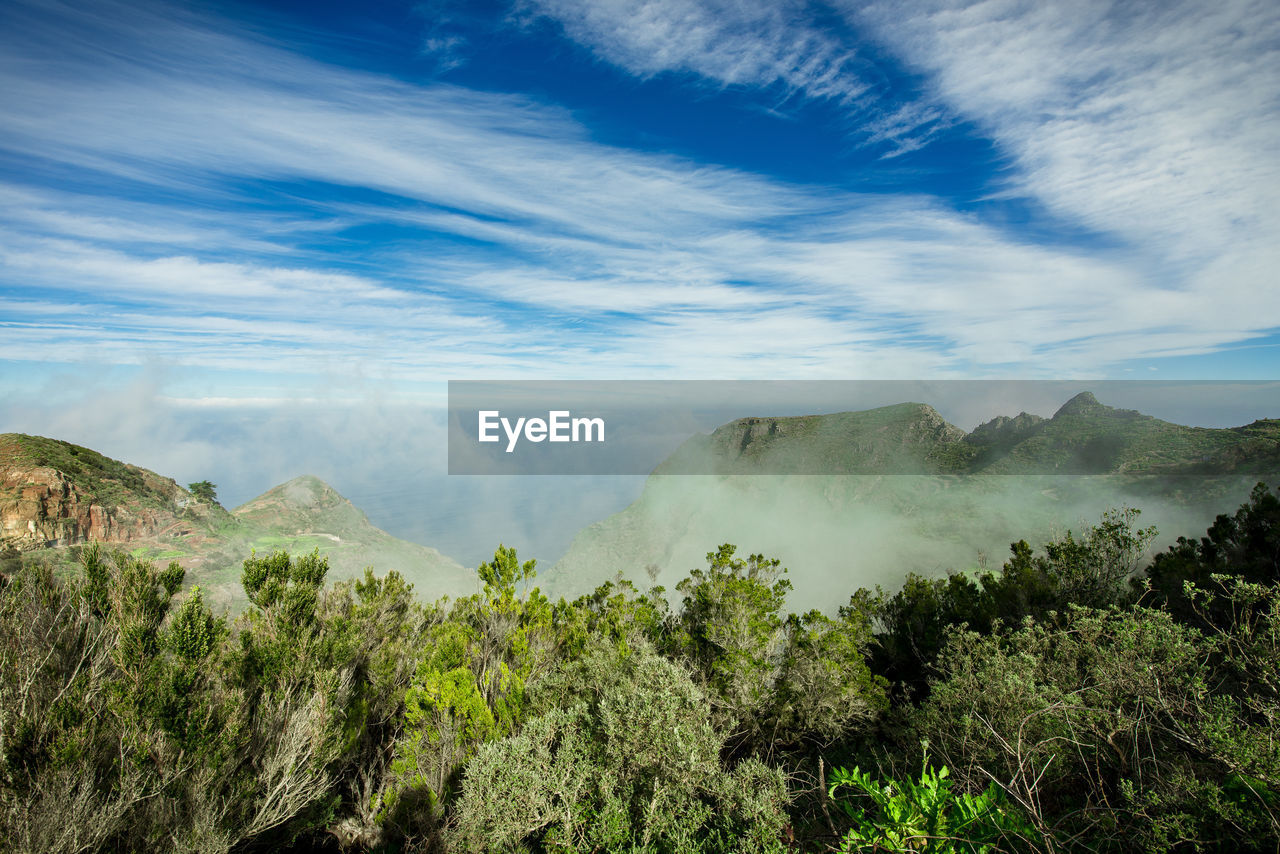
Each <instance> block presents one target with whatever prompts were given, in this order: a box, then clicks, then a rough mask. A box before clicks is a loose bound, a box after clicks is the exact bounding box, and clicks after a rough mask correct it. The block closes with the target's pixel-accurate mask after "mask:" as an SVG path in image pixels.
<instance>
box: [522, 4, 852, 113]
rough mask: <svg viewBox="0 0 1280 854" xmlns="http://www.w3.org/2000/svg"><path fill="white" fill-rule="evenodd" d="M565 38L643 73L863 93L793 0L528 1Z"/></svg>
mask: <svg viewBox="0 0 1280 854" xmlns="http://www.w3.org/2000/svg"><path fill="white" fill-rule="evenodd" d="M530 6H531V7H532V8H533V9H536V10H537V11H538V12H539V13H541V14H543V15H548V16H551V17H553V18H555V19H556V20H557V21H559V22H560V24H561V25H562V26H563V27H564V30H565V33H566V34H567V35H568V36H569V37H570V38H572V39H574V40H576V41H578V42H580V43H582V44H584V45H586V46H587V47H589V48H590V49H591V50H592V51H594V52H595V53H596V55H598V56H599V57H600V58H601V59H603V60H605V61H607V62H610V63H613V64H615V65H618V66H620V67H622V68H624V69H626V70H627V71H629V72H631V73H633V74H636V75H640V76H643V77H650V76H653V75H657V74H662V73H664V72H685V73H689V74H695V75H698V76H699V77H702V78H704V79H706V80H710V81H713V82H714V83H716V84H718V85H722V86H735V85H738V86H750V87H753V88H754V87H760V86H778V87H781V89H782V90H783V91H784V92H786V93H790V92H795V93H798V94H800V95H802V96H805V97H818V98H832V99H835V100H837V101H846V102H847V101H850V100H852V99H854V98H857V97H858V96H859V95H861V94H862V93H863V92H865V91H866V89H867V85H866V84H865V83H864V82H862V81H861V80H860V79H859V77H858V75H857V74H856V73H855V72H854V71H853V69H852V67H851V66H852V63H853V60H854V55H853V51H851V50H850V49H849V48H848V47H847V46H846V45H845V44H843V43H842V41H841V40H840V39H839V38H837V37H834V36H832V35H831V34H830V33H829V32H827V31H825V30H823V29H822V28H820V27H817V26H811V25H809V22H808V20H807V18H808V8H807V4H805V3H803V2H799V0H774V2H750V0H748V2H742V0H713V1H712V2H707V0H533V2H531V3H530Z"/></svg>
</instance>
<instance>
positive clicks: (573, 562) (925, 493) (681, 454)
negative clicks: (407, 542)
mask: <svg viewBox="0 0 1280 854" xmlns="http://www.w3.org/2000/svg"><path fill="white" fill-rule="evenodd" d="M1277 472H1280V421H1277V420H1263V421H1256V422H1254V423H1253V424H1250V425H1247V426H1245V427H1238V428H1231V429H1207V428H1197V427H1185V426H1182V425H1177V424H1172V423H1169V422H1166V421H1162V420H1160V419H1157V418H1153V417H1151V416H1148V415H1144V414H1142V413H1139V412H1135V411H1132V410H1125V409H1117V408H1113V407H1110V406H1106V405H1104V404H1102V403H1100V402H1099V401H1098V400H1097V399H1096V397H1094V395H1092V394H1090V393H1088V392H1085V393H1082V394H1079V395H1077V396H1076V397H1074V398H1072V399H1071V400H1070V401H1067V402H1066V403H1065V404H1064V405H1063V406H1062V407H1061V408H1060V409H1059V410H1058V411H1057V412H1056V413H1055V414H1054V415H1053V417H1052V418H1042V417H1039V416H1035V415H1030V414H1028V413H1025V412H1024V413H1020V414H1019V415H1017V416H1012V417H1011V416H997V417H995V418H992V419H991V420H989V421H987V422H986V423H984V424H982V425H980V426H979V427H977V428H975V429H974V430H973V431H972V432H971V433H968V434H966V433H965V432H964V431H963V430H961V429H960V428H958V427H956V426H955V425H952V424H949V423H947V422H946V421H945V420H944V419H943V418H942V416H941V415H939V414H938V412H937V411H936V410H934V409H933V408H932V407H929V406H927V405H924V404H920V403H904V404H898V405H895V406H887V407H881V408H878V409H872V410H867V411H864V412H844V413H836V414H832V415H809V416H799V417H775V418H743V419H738V420H736V421H733V422H730V423H728V424H725V425H723V426H721V427H719V428H717V429H716V430H715V431H713V432H712V433H711V434H709V435H700V436H695V437H693V438H691V439H690V440H688V441H687V442H685V443H684V444H683V445H682V446H681V447H680V448H679V449H678V450H677V451H676V452H675V453H673V454H672V455H671V457H669V458H668V459H667V460H665V461H664V462H663V463H662V464H660V465H659V466H658V467H657V468H656V469H655V470H654V472H653V474H652V475H651V476H650V478H649V480H648V481H647V482H646V484H645V488H644V491H643V493H642V494H641V496H640V498H638V499H637V500H636V501H635V502H633V503H632V505H631V506H629V507H627V508H626V509H625V510H623V511H622V512H621V513H618V514H615V515H614V516H611V517H609V518H608V519H605V520H602V521H601V522H597V523H596V524H594V525H591V526H589V527H588V528H585V529H584V530H583V531H582V532H580V533H579V534H578V536H577V537H576V538H575V539H574V541H573V544H572V545H571V546H570V548H569V550H568V552H567V553H566V554H565V555H564V557H563V558H562V559H561V560H560V561H559V562H558V563H557V564H556V565H555V567H553V568H552V570H551V571H550V572H549V573H547V575H546V577H545V582H546V584H547V585H548V587H550V588H551V589H552V590H554V591H555V592H557V593H563V594H565V595H573V594H578V593H582V592H585V591H588V590H590V589H592V588H593V587H594V586H596V585H598V584H600V583H602V582H604V581H606V580H608V579H610V578H612V577H613V576H614V575H615V574H616V573H617V572H618V571H619V570H621V571H622V572H623V573H624V574H626V575H627V576H628V577H631V578H633V579H637V580H641V579H643V578H644V577H645V575H646V571H648V572H651V573H654V574H656V576H657V577H658V579H659V580H660V581H661V582H663V583H667V584H668V585H669V584H670V583H672V580H673V579H676V578H678V577H680V576H682V575H683V574H684V573H686V572H688V571H689V570H690V569H691V568H693V567H695V566H698V565H699V564H701V563H702V561H703V558H704V555H705V553H706V552H707V551H708V550H709V549H711V548H712V547H713V546H714V545H716V544H717V543H722V542H732V543H736V544H738V545H739V546H740V547H741V548H743V549H747V550H750V551H756V552H764V553H766V554H769V555H772V556H777V557H780V558H782V559H783V561H784V563H787V564H788V565H789V566H791V567H792V570H793V580H797V581H798V583H797V584H796V594H797V596H798V597H805V599H806V601H805V602H804V603H803V604H805V605H810V606H813V607H820V608H826V609H828V610H829V609H830V607H832V602H830V601H827V600H826V598H825V597H826V593H825V591H828V590H835V589H848V588H850V586H851V585H852V586H853V587H856V586H858V585H874V584H877V583H879V584H885V585H886V586H894V585H896V584H897V583H898V582H899V580H900V579H901V578H902V576H903V575H904V574H905V573H906V572H908V571H916V572H923V573H926V574H938V573H941V572H945V571H947V570H965V569H968V568H971V567H973V566H975V565H977V564H979V563H982V562H989V563H991V564H995V565H998V564H999V563H1000V562H1002V561H1003V560H1004V558H1005V556H1006V555H1007V554H1008V545H1009V543H1010V541H1011V540H1013V539H1018V538H1021V537H1028V538H1032V539H1034V538H1036V537H1040V538H1042V539H1048V538H1049V537H1050V536H1053V535H1054V534H1059V533H1061V532H1062V531H1063V530H1065V529H1067V528H1073V527H1074V528H1077V529H1079V527H1080V525H1081V523H1082V522H1083V521H1084V520H1090V519H1096V518H1097V517H1098V515H1099V514H1100V513H1101V512H1102V511H1103V510H1105V509H1107V508H1108V507H1119V506H1139V507H1142V508H1143V510H1144V516H1143V519H1142V522H1143V524H1155V525H1156V526H1157V527H1158V528H1159V529H1160V530H1162V531H1165V532H1169V533H1170V534H1172V533H1173V532H1179V531H1183V530H1196V529H1198V528H1202V527H1204V526H1205V525H1206V524H1207V523H1208V522H1210V521H1212V519H1213V516H1214V514H1216V512H1218V509H1220V507H1221V506H1224V503H1230V502H1231V501H1238V500H1241V498H1243V497H1244V496H1246V495H1247V494H1248V490H1249V487H1250V486H1251V485H1252V484H1253V483H1254V482H1256V481H1257V480H1258V479H1266V478H1268V477H1270V476H1272V475H1274V474H1275V473H1277ZM688 473H701V474H702V476H699V477H681V476H677V475H681V474H688ZM800 579H802V580H800ZM836 604H838V603H836Z"/></svg>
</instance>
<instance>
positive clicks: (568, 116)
mask: <svg viewBox="0 0 1280 854" xmlns="http://www.w3.org/2000/svg"><path fill="white" fill-rule="evenodd" d="M1277 50H1280V6H1276V4H1274V3H1221V4H1204V3H1158V4H1155V3H1132V4H1124V3H1120V4H1117V3H1101V1H1089V0H1085V1H1071V3H1016V1H1005V0H993V1H987V3H975V4H965V3H950V1H942V0H937V1H924V3H913V4H905V5H902V4H876V3H870V4H861V3H844V1H833V3H790V1H786V0H781V1H780V0H759V1H756V0H735V1H731V3H730V1H724V3H721V1H713V0H707V1H701V3H695V1H694V0H648V1H641V0H516V1H513V3H503V1H498V0H495V1H493V3H448V1H433V3H424V4H412V3H393V1H381V3H371V4H360V6H358V8H357V6H353V5H351V4H316V3H282V4H262V3H241V4H186V5H179V4H161V3H123V4H113V3H109V1H95V3H74V1H69V3H44V1H35V3H32V1H28V0H10V1H9V3H6V4H4V6H3V9H0V55H3V60H0V78H3V79H0V229H3V230H0V359H3V360H4V365H5V370H4V376H6V378H8V379H3V380H0V383H3V384H4V391H5V392H15V391H19V389H28V391H29V389H32V388H38V387H40V385H41V383H45V384H49V383H56V382H58V378H59V376H61V375H64V374H67V373H72V374H83V373H84V371H97V373H100V374H102V375H104V376H129V375H133V373H137V371H147V370H150V371H161V373H163V376H164V380H163V383H161V385H163V389H164V391H165V393H169V394H173V396H175V397H178V398H183V399H187V398H189V399H201V401H210V399H223V398H255V399H274V398H298V397H301V398H312V397H315V394H316V393H317V389H333V388H347V387H351V388H366V387H369V385H370V384H372V385H378V387H380V388H381V389H383V391H384V393H388V394H393V396H396V394H401V396H410V397H412V396H422V394H428V396H430V394H436V393H438V392H439V389H440V380H443V379H448V378H485V376H529V378H602V379H604V378H668V376H669V378H765V379H787V378H812V379H819V378H850V379H852V378H922V376H1021V378H1064V376H1069V378H1079V376H1115V378H1121V376H1133V375H1134V374H1135V373H1137V374H1147V373H1157V374H1158V375H1161V376H1180V378H1185V376H1204V375H1211V376H1229V378H1272V376H1275V373H1276V371H1275V366H1276V364H1277V353H1280V351H1277V348H1276V344H1277V343H1280V337H1277V335H1276V330H1277V328H1280V288H1277V287H1275V286H1276V279H1277V277H1276V270H1277V269H1280V268H1277V264H1280V257H1277V255H1280V250H1277V247H1280V213H1277V211H1280V204H1277V195H1280V193H1277V187H1280V182H1277V178H1280V155H1277V151H1280V147H1277V146H1276V145H1275V140H1276V138H1280V104H1277V97H1280V61H1277ZM1153 369H1155V371H1153ZM1160 371H1162V374H1160Z"/></svg>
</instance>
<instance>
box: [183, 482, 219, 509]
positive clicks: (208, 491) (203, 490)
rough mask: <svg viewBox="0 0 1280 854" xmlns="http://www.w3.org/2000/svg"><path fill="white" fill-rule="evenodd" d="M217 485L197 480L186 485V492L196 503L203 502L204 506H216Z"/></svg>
mask: <svg viewBox="0 0 1280 854" xmlns="http://www.w3.org/2000/svg"><path fill="white" fill-rule="evenodd" d="M217 488H218V485H217V484H215V483H210V482H209V481H207V480H198V481H196V482H195V483H189V484H187V489H188V491H190V492H191V494H192V496H194V497H195V499H196V500H197V501H203V502H205V503H206V504H216V503H217V502H218V494H217V492H216V491H215V490H217Z"/></svg>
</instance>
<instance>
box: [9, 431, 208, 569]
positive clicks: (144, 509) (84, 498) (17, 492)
mask: <svg viewBox="0 0 1280 854" xmlns="http://www.w3.org/2000/svg"><path fill="white" fill-rule="evenodd" d="M6 444H11V443H6ZM0 450H7V451H8V453H6V454H4V455H3V457H0V547H5V546H13V547H15V548H18V549H19V550H22V551H28V550H31V549H37V548H43V547H46V546H68V545H75V544H76V543H83V542H88V541H89V540H101V541H103V542H108V543H129V542H133V541H135V540H139V539H143V538H146V537H152V536H155V535H156V534H158V533H159V532H160V531H162V530H164V529H165V528H167V527H169V526H171V525H173V524H174V522H175V521H176V520H177V514H178V513H180V512H181V510H182V507H183V506H184V505H185V504H186V502H187V500H188V496H187V494H186V492H185V491H184V490H183V489H182V488H181V487H179V486H178V485H177V483H175V482H174V481H173V480H170V479H168V478H162V477H160V476H159V475H157V474H155V473H154V472H150V471H147V470H146V469H140V468H137V467H136V466H129V467H128V471H129V475H130V476H131V477H130V480H131V481H132V483H131V484H130V486H128V487H127V486H124V485H122V484H119V483H118V482H115V481H112V482H109V483H108V485H109V486H111V487H115V488H114V489H111V490H110V491H111V492H115V493H116V494H115V495H114V496H109V495H107V494H105V493H106V492H107V491H108V490H103V489H92V488H89V487H87V486H85V485H84V484H83V483H81V482H78V481H77V479H76V478H75V477H74V476H68V475H67V474H66V473H64V472H62V471H59V470H58V469H56V468H54V467H52V466H47V465H33V464H31V463H30V462H29V461H24V460H23V459H22V454H21V453H17V452H15V451H14V449H12V448H0ZM138 484H141V485H142V491H141V494H139V492H138V491H137V490H136V488H130V487H136V485H138ZM113 499H114V500H113Z"/></svg>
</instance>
